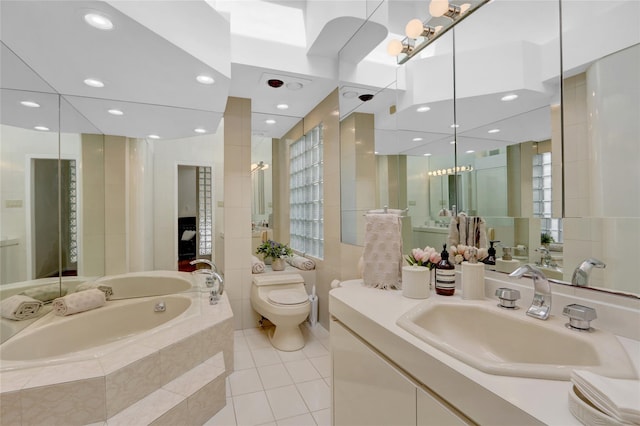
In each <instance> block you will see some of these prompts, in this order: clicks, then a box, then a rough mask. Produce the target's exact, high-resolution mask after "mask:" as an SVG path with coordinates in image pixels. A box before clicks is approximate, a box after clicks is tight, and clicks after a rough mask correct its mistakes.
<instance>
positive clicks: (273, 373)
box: [258, 363, 293, 389]
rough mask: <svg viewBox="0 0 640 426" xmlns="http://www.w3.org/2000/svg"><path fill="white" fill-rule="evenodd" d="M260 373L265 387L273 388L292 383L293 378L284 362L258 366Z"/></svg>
mask: <svg viewBox="0 0 640 426" xmlns="http://www.w3.org/2000/svg"><path fill="white" fill-rule="evenodd" d="M258 374H259V375H260V379H262V385H263V386H264V388H265V389H273V388H277V387H280V386H287V385H292V384H293V380H291V376H289V373H288V372H287V369H286V368H284V364H282V363H280V364H274V365H265V366H263V367H258Z"/></svg>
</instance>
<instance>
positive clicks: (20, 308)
mask: <svg viewBox="0 0 640 426" xmlns="http://www.w3.org/2000/svg"><path fill="white" fill-rule="evenodd" d="M41 307H42V302H41V301H39V300H36V299H33V298H31V297H29V296H24V295H22V294H16V295H14V296H11V297H7V298H6V299H4V300H3V301H2V302H0V314H1V315H2V317H4V318H8V319H10V320H17V321H20V320H26V319H29V318H33V317H35V316H37V315H38V311H39V310H40V308H41Z"/></svg>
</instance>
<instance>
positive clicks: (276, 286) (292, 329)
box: [251, 274, 311, 351]
mask: <svg viewBox="0 0 640 426" xmlns="http://www.w3.org/2000/svg"><path fill="white" fill-rule="evenodd" d="M251 306H252V307H253V309H254V310H255V311H256V312H258V313H259V314H260V315H262V316H263V317H265V318H267V319H268V320H269V321H271V323H272V324H273V325H275V326H276V327H275V330H274V331H272V332H271V333H270V335H269V338H270V340H271V344H272V345H273V347H274V348H276V349H279V350H281V351H296V350H298V349H302V348H303V347H304V337H303V336H302V332H301V331H300V324H301V323H302V322H303V321H304V320H305V319H306V318H307V316H308V315H309V312H310V310H311V303H310V302H309V296H308V295H307V291H306V290H305V287H304V279H303V278H302V276H300V274H264V275H257V276H254V277H253V283H252V285H251Z"/></svg>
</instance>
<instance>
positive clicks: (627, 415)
mask: <svg viewBox="0 0 640 426" xmlns="http://www.w3.org/2000/svg"><path fill="white" fill-rule="evenodd" d="M571 381H572V382H573V384H574V385H575V386H576V388H578V390H579V391H580V392H581V393H582V394H583V395H584V396H585V397H586V398H587V399H588V400H589V401H591V403H593V405H595V406H596V407H598V409H600V411H602V412H604V413H605V414H608V415H609V416H611V417H613V418H614V419H616V420H618V421H619V422H628V423H633V424H640V380H626V379H612V378H609V377H604V376H600V375H598V374H595V373H592V372H591V371H586V370H574V371H572V372H571Z"/></svg>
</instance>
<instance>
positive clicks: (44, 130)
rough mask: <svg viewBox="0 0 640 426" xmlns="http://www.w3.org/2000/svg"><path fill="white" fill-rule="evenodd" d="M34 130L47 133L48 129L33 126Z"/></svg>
mask: <svg viewBox="0 0 640 426" xmlns="http://www.w3.org/2000/svg"><path fill="white" fill-rule="evenodd" d="M34 129H36V130H40V131H41V132H48V131H49V128H48V127H45V126H35V127H34Z"/></svg>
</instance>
